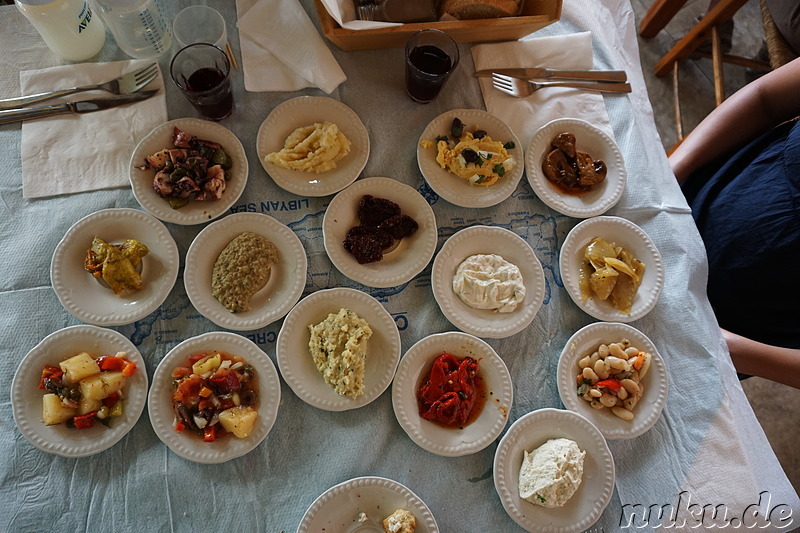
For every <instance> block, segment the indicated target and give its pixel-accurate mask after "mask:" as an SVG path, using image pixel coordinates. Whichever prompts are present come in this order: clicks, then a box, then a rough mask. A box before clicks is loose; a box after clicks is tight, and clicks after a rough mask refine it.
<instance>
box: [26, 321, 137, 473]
mask: <svg viewBox="0 0 800 533" xmlns="http://www.w3.org/2000/svg"><path fill="white" fill-rule="evenodd" d="M81 352H88V353H89V355H91V356H92V357H99V356H101V355H115V354H116V353H117V352H125V353H126V354H127V355H128V359H130V360H131V361H133V362H134V363H136V372H135V373H134V374H133V376H131V377H130V378H129V379H128V383H127V384H126V385H125V388H123V389H122V390H123V392H124V393H125V409H124V411H123V414H122V416H121V417H119V418H113V419H112V423H111V427H106V426H104V425H103V424H95V425H94V426H93V427H91V428H89V429H82V430H77V429H69V428H67V427H66V426H65V425H64V424H57V425H53V426H46V425H45V424H44V422H42V397H43V396H44V395H45V394H46V392H47V391H44V390H39V389H38V387H39V381H40V380H41V377H42V369H43V368H44V367H45V365H52V366H58V363H60V362H61V361H64V360H65V359H69V358H70V357H72V356H74V355H78V354H79V353H81ZM146 400H147V369H146V368H145V364H144V359H142V356H141V354H139V350H137V349H136V346H134V345H133V343H132V342H131V341H130V340H128V339H127V338H126V337H125V336H124V335H122V334H121V333H117V332H116V331H114V330H111V329H105V328H98V327H97V326H87V325H80V326H70V327H68V328H64V329H60V330H58V331H56V332H55V333H51V334H50V335H48V336H47V337H45V338H44V339H43V340H42V341H41V342H40V343H39V344H37V345H36V346H34V347H33V349H31V351H29V352H28V354H27V355H26V356H25V357H23V359H22V361H21V362H20V364H19V367H18V368H17V372H16V374H14V380H13V381H12V383H11V408H12V413H13V415H14V421H15V422H16V423H17V427H18V428H19V431H20V433H22V436H23V437H25V438H26V439H27V440H28V442H30V443H31V444H33V446H35V447H36V448H38V449H40V450H42V451H43V452H47V453H52V454H55V455H61V456H62V457H86V456H88V455H94V454H96V453H98V452H102V451H103V450H106V449H108V448H110V447H111V446H113V445H114V444H116V443H117V442H118V441H119V440H120V439H121V438H122V437H124V436H125V435H126V434H127V433H128V432H129V431H130V430H131V429H132V428H133V426H134V425H135V424H136V421H137V420H139V416H140V415H141V414H142V409H144V404H145V401H146Z"/></svg>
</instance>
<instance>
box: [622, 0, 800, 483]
mask: <svg viewBox="0 0 800 533" xmlns="http://www.w3.org/2000/svg"><path fill="white" fill-rule="evenodd" d="M631 3H632V5H633V10H634V13H635V15H636V23H637V26H638V24H639V22H640V21H641V18H642V17H643V16H644V14H645V13H646V11H647V8H648V7H650V5H651V4H652V3H653V0H631ZM707 6H708V0H690V1H688V2H687V3H686V5H685V6H684V7H683V8H682V9H681V10H680V12H679V13H678V14H677V15H676V16H675V18H673V19H672V21H670V23H669V24H668V25H667V26H666V28H665V29H664V30H662V31H661V32H659V34H658V35H656V36H655V37H653V38H651V39H642V38H639V50H640V56H641V62H642V70H643V71H644V77H645V83H646V84H647V91H648V93H649V96H650V102H651V103H652V105H653V112H654V116H655V121H656V128H657V129H658V132H659V135H660V136H661V139H662V143H663V144H664V147H665V149H667V148H669V147H671V146H672V145H674V144H675V142H676V141H677V137H676V126H675V118H674V116H675V115H674V111H673V89H672V76H671V75H668V76H665V77H663V78H657V77H656V76H655V75H654V74H653V69H654V67H655V65H656V63H657V62H658V60H659V59H660V58H661V56H662V55H664V54H665V53H666V52H667V51H668V50H669V49H670V47H671V46H672V44H673V42H674V41H675V40H677V39H679V38H681V37H683V36H684V35H685V34H686V32H687V31H688V30H689V29H691V27H692V26H693V24H694V19H695V17H697V16H698V15H700V14H702V13H704V12H705V10H706V8H707ZM734 23H735V26H734V34H733V49H732V50H731V53H732V54H736V55H740V56H745V57H755V56H756V54H757V53H758V51H759V48H760V47H761V45H762V42H763V39H764V29H763V26H762V23H761V12H760V9H759V6H758V2H757V1H756V0H750V1H749V2H748V3H747V4H745V5H744V7H742V8H741V9H740V10H739V12H737V14H736V16H735V17H734ZM724 76H725V88H726V95H727V96H730V95H731V94H733V93H734V92H735V91H736V90H738V89H739V88H741V87H742V86H744V85H745V84H746V83H747V82H748V81H749V80H750V79H752V73H748V72H747V71H746V69H744V68H743V67H739V66H736V65H727V64H726V65H725V71H724ZM679 78H680V94H681V110H682V115H683V129H684V135H687V134H688V133H689V132H690V131H691V130H692V129H693V128H694V127H695V126H696V125H697V124H698V123H699V122H700V121H701V120H702V119H703V117H705V116H706V115H707V114H708V113H709V112H711V110H712V109H713V108H714V82H713V79H714V78H713V74H712V69H711V60H710V59H702V58H700V59H696V60H695V59H688V60H685V61H683V62H682V63H681V67H680V70H679ZM742 388H743V389H744V391H745V394H746V395H747V397H748V399H749V400H750V404H751V405H752V407H753V410H754V411H755V414H756V416H757V417H758V420H759V422H760V423H761V426H762V427H763V428H764V432H765V433H766V435H767V438H768V439H769V442H770V444H771V445H772V448H773V450H774V451H775V455H776V456H777V457H778V460H779V461H780V463H781V465H782V466H783V469H784V471H785V472H786V475H787V477H788V478H789V480H790V481H791V482H792V484H793V485H794V488H795V490H797V491H799V492H800V445H798V443H797V442H798V441H797V437H796V431H797V428H798V427H800V389H794V388H792V387H787V386H785V385H781V384H778V383H774V382H771V381H767V380H764V379H761V378H750V379H748V380H745V381H743V382H742Z"/></svg>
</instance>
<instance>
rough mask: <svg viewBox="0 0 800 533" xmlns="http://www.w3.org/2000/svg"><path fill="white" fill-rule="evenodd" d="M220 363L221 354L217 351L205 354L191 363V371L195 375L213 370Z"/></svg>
mask: <svg viewBox="0 0 800 533" xmlns="http://www.w3.org/2000/svg"><path fill="white" fill-rule="evenodd" d="M220 363H222V356H221V355H220V354H218V353H215V354H211V355H207V356H205V357H203V358H202V359H200V360H199V361H197V362H196V363H195V364H193V365H192V372H194V373H195V374H197V375H201V374H205V373H206V372H214V371H215V370H216V369H218V368H219V365H220Z"/></svg>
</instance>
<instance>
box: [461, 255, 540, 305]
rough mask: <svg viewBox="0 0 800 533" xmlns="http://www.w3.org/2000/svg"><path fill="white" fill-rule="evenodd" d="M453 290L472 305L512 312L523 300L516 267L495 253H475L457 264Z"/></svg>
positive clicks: (522, 288)
mask: <svg viewBox="0 0 800 533" xmlns="http://www.w3.org/2000/svg"><path fill="white" fill-rule="evenodd" d="M453 292H455V293H456V294H457V295H458V297H459V298H461V301H463V302H464V303H465V304H467V305H468V306H470V307H473V308H475V309H492V310H495V311H496V312H498V313H511V312H512V311H514V310H515V309H516V308H517V306H519V304H521V303H522V302H523V301H524V300H525V284H524V283H523V282H522V273H521V272H520V271H519V268H518V267H517V266H516V265H514V264H512V263H509V262H508V261H506V260H505V259H503V258H502V257H500V256H499V255H495V254H476V255H471V256H469V257H467V258H466V259H465V260H464V262H463V263H461V264H460V265H458V268H457V269H456V274H455V276H454V277H453Z"/></svg>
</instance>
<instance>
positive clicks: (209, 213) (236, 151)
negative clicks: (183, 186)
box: [129, 118, 249, 225]
mask: <svg viewBox="0 0 800 533" xmlns="http://www.w3.org/2000/svg"><path fill="white" fill-rule="evenodd" d="M175 126H177V127H178V128H180V129H181V130H183V131H185V132H187V133H190V134H192V135H194V136H195V137H198V138H200V139H205V140H208V141H214V142H216V143H219V144H220V145H222V148H223V149H224V150H225V152H227V153H228V155H230V156H231V159H233V167H232V168H231V170H230V171H229V172H228V173H227V176H226V186H225V191H224V192H223V193H222V198H220V199H219V200H212V201H207V202H198V201H195V200H192V201H190V202H189V203H188V204H187V205H186V206H184V207H182V208H180V209H172V208H171V207H170V206H169V202H168V201H167V200H165V199H164V198H161V197H160V196H159V195H158V194H156V192H155V191H154V190H153V177H154V176H155V173H154V172H153V170H152V169H148V170H141V169H139V168H136V167H138V166H140V165H142V164H143V163H144V158H145V157H147V156H149V155H153V154H154V153H156V152H158V151H159V150H163V149H164V148H170V147H172V129H173V128H174V127H175ZM248 174H249V167H248V163H247V154H245V151H244V147H243V146H242V143H241V142H240V141H239V139H238V138H237V137H236V135H234V134H233V132H232V131H231V130H229V129H228V128H226V127H225V126H223V125H222V124H218V123H216V122H211V121H208V120H201V119H199V118H176V119H175V120H170V121H168V122H165V123H164V124H161V125H160V126H156V127H155V129H153V131H151V132H150V133H148V134H147V135H146V136H145V137H144V138H143V139H142V140H141V141H140V142H139V144H138V145H137V146H136V148H135V149H134V150H133V154H132V155H131V161H130V174H129V177H130V181H131V189H132V190H133V196H134V197H136V201H137V202H139V205H141V206H142V207H143V208H144V209H145V210H146V211H148V212H149V213H150V214H152V215H153V216H154V217H156V218H158V219H160V220H163V221H164V222H172V223H173V224H181V225H192V224H202V223H203V222H208V221H209V220H213V219H215V218H217V217H218V216H220V215H222V214H223V213H224V212H225V211H227V210H228V208H229V207H231V206H232V205H233V204H235V203H236V201H237V200H238V199H239V197H240V196H241V195H242V192H243V191H244V187H245V185H246V184H247V177H248Z"/></svg>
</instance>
